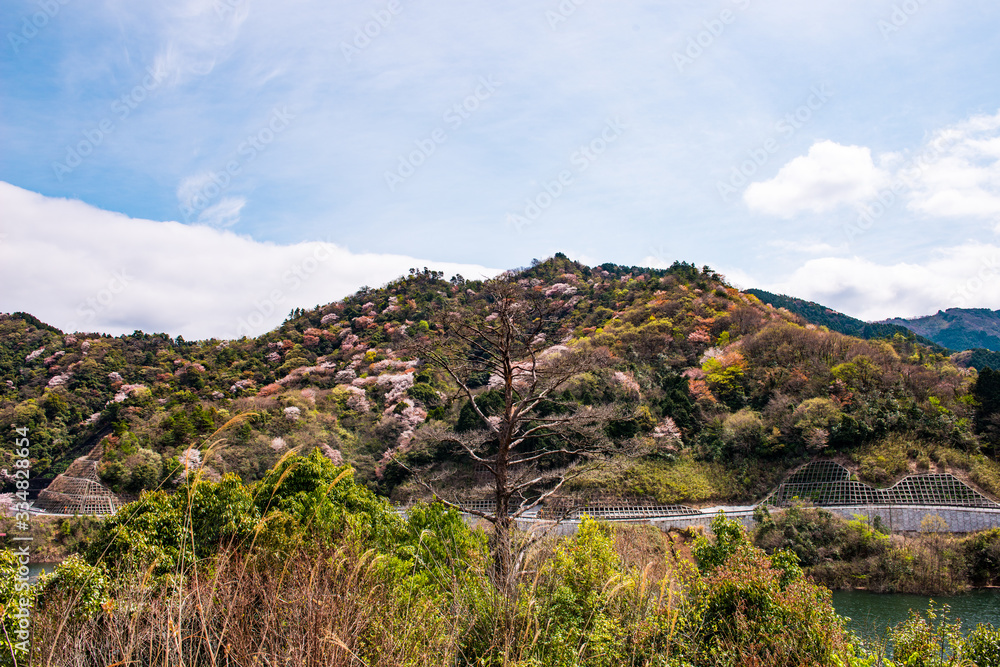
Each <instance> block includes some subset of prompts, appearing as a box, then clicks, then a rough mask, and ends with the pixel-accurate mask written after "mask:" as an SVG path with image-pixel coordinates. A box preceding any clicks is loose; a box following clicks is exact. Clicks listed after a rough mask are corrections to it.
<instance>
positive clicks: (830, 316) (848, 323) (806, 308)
mask: <svg viewBox="0 0 1000 667" xmlns="http://www.w3.org/2000/svg"><path fill="white" fill-rule="evenodd" d="M746 293H747V294H753V295H754V296H755V297H757V298H758V299H760V300H761V301H762V302H764V303H766V304H769V305H772V306H774V307H775V308H784V309H786V310H788V311H789V312H791V313H793V314H795V315H798V316H799V317H801V318H802V319H804V320H805V321H807V322H810V323H812V324H815V325H817V326H822V327H826V328H828V329H829V330H830V331H837V332H840V333H842V334H847V335H848V336H857V337H858V338H864V339H868V340H870V339H873V338H892V337H893V336H895V335H896V334H899V335H901V336H904V337H907V338H912V333H913V332H916V333H917V334H922V332H920V331H916V330H915V329H912V328H911V327H908V326H907V325H906V324H905V320H887V321H885V322H865V321H864V320H859V319H857V318H856V317H851V316H850V315H845V314H843V313H839V312H837V311H835V310H833V309H831V308H827V307H826V306H824V305H822V304H819V303H816V302H814V301H806V300H804V299H798V298H796V297H793V296H785V295H784V294H772V293H771V292H765V291H764V290H762V289H756V288H754V289H748V290H746ZM916 341H917V342H918V343H921V344H922V345H926V346H928V347H931V348H933V349H935V351H938V352H944V349H941V348H939V347H938V345H936V343H937V344H939V345H941V346H943V347H944V348H947V347H949V346H948V345H944V344H943V343H940V341H937V340H934V339H933V338H931V337H925V336H923V335H918V336H917V338H916ZM956 349H963V350H964V349H966V348H956Z"/></svg>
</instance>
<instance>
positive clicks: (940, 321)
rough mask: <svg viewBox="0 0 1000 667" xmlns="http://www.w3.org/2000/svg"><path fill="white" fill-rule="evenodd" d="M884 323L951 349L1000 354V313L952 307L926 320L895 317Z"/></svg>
mask: <svg viewBox="0 0 1000 667" xmlns="http://www.w3.org/2000/svg"><path fill="white" fill-rule="evenodd" d="M884 324H888V325H899V326H904V327H906V328H907V329H910V330H911V331H914V332H915V333H917V334H919V335H921V336H924V337H926V338H929V339H930V340H932V341H934V342H935V343H937V344H939V345H943V346H945V347H948V348H951V349H952V350H972V349H976V348H980V349H986V350H991V351H993V352H1000V311H997V310H990V309H988V308H949V309H948V310H939V311H938V312H936V313H935V314H933V315H927V316H926V317H914V318H909V319H904V318H898V317H897V318H894V319H890V320H886V321H885V323H884Z"/></svg>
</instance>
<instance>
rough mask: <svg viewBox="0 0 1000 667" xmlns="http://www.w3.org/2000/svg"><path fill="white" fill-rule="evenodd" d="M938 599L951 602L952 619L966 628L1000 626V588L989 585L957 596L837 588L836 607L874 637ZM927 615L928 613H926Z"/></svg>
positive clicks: (938, 605) (852, 625) (937, 605)
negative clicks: (980, 625)
mask: <svg viewBox="0 0 1000 667" xmlns="http://www.w3.org/2000/svg"><path fill="white" fill-rule="evenodd" d="M931 600H934V602H935V605H934V608H935V609H938V610H939V609H940V608H941V607H942V606H943V605H945V604H947V605H949V606H950V607H951V612H950V614H949V618H950V620H951V621H952V622H954V621H956V620H958V619H961V620H962V629H963V630H964V631H966V632H968V631H969V630H972V629H973V628H974V627H976V624H978V623H992V624H993V625H994V626H1000V590H998V589H985V590H978V591H973V592H971V593H964V594H962V595H954V596H944V595H941V596H934V597H927V596H924V595H903V594H900V593H869V592H867V591H834V592H833V608H834V609H836V610H837V613H838V614H840V615H841V616H848V617H850V618H851V622H850V623H848V627H849V628H850V629H851V630H853V631H854V632H855V634H857V635H859V636H861V637H863V638H865V639H870V640H879V639H882V638H883V637H885V635H886V634H887V633H886V628H887V627H890V626H893V625H896V624H897V623H899V622H900V621H905V620H906V617H907V616H908V615H909V613H910V610H911V609H913V610H915V611H919V612H921V613H923V612H926V611H927V605H928V603H929V602H930V601H931ZM925 615H926V614H925Z"/></svg>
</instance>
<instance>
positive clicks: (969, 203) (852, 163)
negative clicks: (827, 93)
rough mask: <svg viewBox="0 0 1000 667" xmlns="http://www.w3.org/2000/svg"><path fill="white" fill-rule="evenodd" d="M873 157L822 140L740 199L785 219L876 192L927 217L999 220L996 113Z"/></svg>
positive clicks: (863, 200) (999, 126)
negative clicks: (907, 149)
mask: <svg viewBox="0 0 1000 667" xmlns="http://www.w3.org/2000/svg"><path fill="white" fill-rule="evenodd" d="M877 163H878V166H876V161H875V160H873V159H872V155H871V150H870V149H869V148H865V147H861V146H842V145H840V144H836V143H834V142H832V141H821V142H818V143H815V144H813V146H812V148H810V149H809V154H808V155H806V156H800V157H797V158H795V159H793V160H791V161H790V162H789V163H788V164H786V165H785V166H783V167H782V168H781V169H780V170H779V171H778V174H777V175H776V176H775V177H774V178H772V179H770V180H767V181H759V182H757V183H753V184H751V185H750V186H749V187H748V188H747V189H746V192H745V193H744V196H743V198H744V201H746V203H747V205H748V206H749V207H750V208H751V209H752V210H755V211H758V212H760V213H766V214H769V215H777V216H781V217H786V218H787V217H792V216H793V215H796V214H798V213H801V212H803V211H814V212H817V213H819V212H823V211H828V210H831V209H833V208H835V207H837V206H839V205H843V204H853V205H858V206H859V207H864V206H865V205H866V204H873V203H874V201H875V199H876V197H877V196H879V195H882V197H881V199H882V200H883V201H889V202H893V201H896V200H897V199H896V198H897V197H902V198H903V200H904V201H906V202H907V208H908V209H909V210H911V211H915V212H918V213H922V214H924V215H926V216H929V217H931V218H973V219H988V220H993V221H994V222H996V221H997V218H1000V113H997V114H996V115H995V116H987V115H979V116H973V117H971V118H969V119H968V120H966V121H963V122H961V123H957V124H955V125H951V126H948V127H945V128H942V129H940V130H938V131H936V132H934V133H933V134H932V135H931V137H930V138H929V139H928V140H927V141H926V142H925V143H924V144H923V145H922V146H920V147H918V148H917V149H915V150H913V151H910V152H908V153H905V152H903V153H901V152H892V153H883V154H881V155H880V156H878V160H877ZM890 190H891V192H890Z"/></svg>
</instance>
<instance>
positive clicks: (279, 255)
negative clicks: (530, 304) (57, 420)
mask: <svg viewBox="0 0 1000 667" xmlns="http://www.w3.org/2000/svg"><path fill="white" fill-rule="evenodd" d="M0 34H2V35H3V37H4V39H3V43H2V44H0V312H14V311H26V312H30V313H32V314H34V315H36V316H37V317H39V318H41V319H42V320H44V321H46V322H49V323H51V324H53V325H55V326H57V327H60V328H62V329H64V330H74V331H75V330H80V331H102V332H108V333H112V334H120V333H131V332H132V331H133V330H136V329H140V330H143V331H147V332H158V331H163V332H166V333H170V334H171V335H178V334H179V335H183V336H184V337H185V338H187V339H195V338H208V337H218V338H229V337H234V336H241V335H257V334H260V333H263V332H265V331H267V330H269V329H270V328H273V327H274V326H277V325H278V324H280V322H281V321H282V320H283V319H284V318H285V317H286V316H287V314H288V312H289V311H290V310H291V309H293V308H296V307H313V306H315V305H317V304H323V303H328V302H331V301H334V300H336V299H339V298H342V297H344V296H346V295H347V294H350V293H352V292H353V291H355V290H356V289H357V288H358V287H360V286H362V285H370V286H377V285H380V284H384V283H385V282H387V281H389V280H392V279H393V278H394V277H396V276H399V275H402V274H405V273H406V272H407V270H408V269H409V268H411V267H418V268H422V267H430V268H434V269H436V270H441V271H444V272H445V273H446V274H447V275H446V277H450V276H451V275H454V274H456V273H460V274H462V275H464V276H466V277H467V278H482V277H486V276H489V275H494V274H495V273H497V272H498V271H500V270H504V269H509V268H516V267H520V266H526V265H529V264H530V263H531V261H532V259H535V258H538V259H543V258H545V257H549V256H551V255H553V254H554V253H556V252H564V253H566V254H567V255H569V256H570V257H571V258H573V259H577V260H579V261H581V262H584V263H586V264H589V265H595V264H601V263H604V262H615V263H618V264H625V265H639V266H652V267H664V266H668V265H670V264H671V263H672V262H674V261H675V260H681V261H687V262H693V263H695V264H696V265H698V266H702V265H708V266H711V267H712V268H713V269H715V270H716V271H719V272H721V273H723V274H724V275H725V276H726V277H727V279H728V280H729V281H730V282H731V283H733V284H734V285H736V286H737V287H741V288H749V287H759V288H763V289H767V290H770V291H775V292H780V293H784V294H789V295H793V296H798V297H801V298H806V299H810V300H813V301H818V302H820V303H823V304H824V305H827V306H829V307H831V308H835V309H837V310H840V311H842V312H845V313H847V314H850V315H853V316H856V317H860V318H863V319H866V320H878V319H883V318H889V317H897V316H899V317H912V316H920V315H926V314H931V313H933V312H936V311H937V310H939V309H945V308H949V307H984V308H993V309H998V308H1000V238H998V237H997V234H998V232H1000V80H998V77H997V72H1000V40H997V38H996V36H997V34H1000V4H998V3H996V2H995V1H993V0H959V1H957V2H950V3H944V2H935V1H932V0H892V1H885V0H835V1H834V0H830V1H827V0H813V1H812V2H807V3H806V2H801V0H797V1H793V0H717V1H703V2H694V1H689V2H684V1H681V0H676V1H659V2H640V1H633V0H616V1H615V2H611V1H610V0H533V1H530V2H529V1H520V0H509V1H508V2H504V3H497V2H486V1H484V0H463V1H461V2H459V1H458V0H443V1H441V2H436V3H429V2H413V1H412V0H373V1H369V0H351V1H346V0H323V1H318V0H317V1H313V0H292V1H290V2H284V3H273V2H272V3H265V2H262V1H260V0H177V1H175V2H165V3H136V2H126V1H125V0H103V1H101V0H94V1H93V2H80V1H79V0H8V1H7V2H5V3H3V6H2V7H0Z"/></svg>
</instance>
